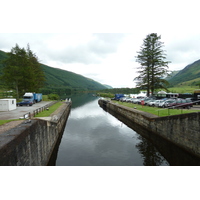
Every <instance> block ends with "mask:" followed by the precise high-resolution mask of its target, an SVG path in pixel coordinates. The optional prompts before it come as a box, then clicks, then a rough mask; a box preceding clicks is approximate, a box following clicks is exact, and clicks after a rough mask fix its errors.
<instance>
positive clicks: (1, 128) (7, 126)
mask: <svg viewBox="0 0 200 200" xmlns="http://www.w3.org/2000/svg"><path fill="white" fill-rule="evenodd" d="M23 122H24V120H19V121H11V122H8V123H6V124H3V125H1V126H0V134H1V133H4V132H5V131H7V130H9V129H11V128H14V127H15V126H18V125H19V124H21V123H23Z"/></svg>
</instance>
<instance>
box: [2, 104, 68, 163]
mask: <svg viewBox="0 0 200 200" xmlns="http://www.w3.org/2000/svg"><path fill="white" fill-rule="evenodd" d="M70 110H71V102H67V103H63V105H62V106H61V108H60V109H59V110H58V111H56V115H55V114H54V116H53V118H52V119H50V120H43V119H32V120H31V122H29V121H28V120H27V121H25V122H23V123H21V124H20V125H19V126H16V127H14V128H12V129H10V130H8V131H6V132H4V133H2V134H1V135H0V165H1V166H45V165H47V164H48V162H49V160H50V158H51V155H52V152H53V150H54V147H55V145H56V143H57V140H58V139H59V138H60V136H61V135H62V133H63V130H64V128H65V124H66V121H67V118H68V116H69V113H70Z"/></svg>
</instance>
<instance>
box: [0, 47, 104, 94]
mask: <svg viewBox="0 0 200 200" xmlns="http://www.w3.org/2000/svg"><path fill="white" fill-rule="evenodd" d="M6 57H7V54H6V53H5V52H3V51H1V50H0V75H1V74H2V69H3V65H2V63H1V61H2V60H4V59H5V58H6ZM41 68H42V69H43V71H44V73H45V78H46V81H45V86H44V88H42V89H41V92H43V93H44V94H48V93H58V94H66V93H73V92H76V91H91V90H101V89H105V88H107V87H106V86H104V85H102V84H100V83H99V82H96V81H94V80H92V79H89V78H87V77H84V76H82V75H79V74H76V73H73V72H70V71H67V70H62V69H57V68H53V67H50V66H47V65H44V64H41ZM2 84H3V83H2V82H1V85H2Z"/></svg>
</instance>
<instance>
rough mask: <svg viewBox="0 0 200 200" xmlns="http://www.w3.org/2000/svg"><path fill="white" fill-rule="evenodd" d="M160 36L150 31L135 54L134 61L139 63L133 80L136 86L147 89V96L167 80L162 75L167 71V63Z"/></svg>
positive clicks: (161, 86)
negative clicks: (136, 74)
mask: <svg viewBox="0 0 200 200" xmlns="http://www.w3.org/2000/svg"><path fill="white" fill-rule="evenodd" d="M160 39H161V36H158V35H157V34H156V33H151V34H149V35H147V36H146V38H145V39H144V40H143V44H142V46H141V49H140V51H139V52H137V53H138V55H137V56H136V61H137V62H138V63H139V64H140V66H139V67H138V68H137V69H138V71H137V73H138V74H139V75H138V76H137V77H136V78H135V79H134V81H136V84H137V86H138V87H140V88H143V89H146V90H147V96H149V95H150V92H151V93H152V94H153V93H154V90H155V89H158V88H164V89H166V85H167V84H168V82H167V81H166V80H164V79H162V77H163V76H164V75H165V74H167V72H168V63H169V61H165V59H166V54H165V53H164V50H163V49H162V47H163V42H161V41H160Z"/></svg>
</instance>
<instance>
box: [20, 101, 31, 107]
mask: <svg viewBox="0 0 200 200" xmlns="http://www.w3.org/2000/svg"><path fill="white" fill-rule="evenodd" d="M32 105H33V102H32V101H21V102H18V103H17V106H32Z"/></svg>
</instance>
